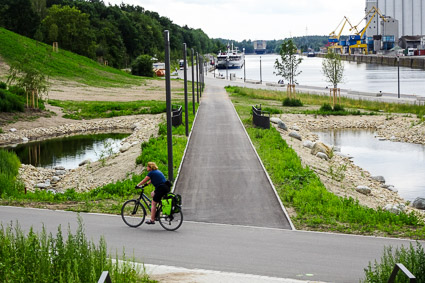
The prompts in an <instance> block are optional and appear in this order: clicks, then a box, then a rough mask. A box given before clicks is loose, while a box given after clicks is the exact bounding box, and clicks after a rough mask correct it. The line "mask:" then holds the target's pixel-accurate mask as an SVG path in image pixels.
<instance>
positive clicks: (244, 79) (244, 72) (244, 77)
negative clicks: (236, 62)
mask: <svg viewBox="0 0 425 283" xmlns="http://www.w3.org/2000/svg"><path fill="white" fill-rule="evenodd" d="M245 81H246V69H245V48H244V49H243V82H245Z"/></svg>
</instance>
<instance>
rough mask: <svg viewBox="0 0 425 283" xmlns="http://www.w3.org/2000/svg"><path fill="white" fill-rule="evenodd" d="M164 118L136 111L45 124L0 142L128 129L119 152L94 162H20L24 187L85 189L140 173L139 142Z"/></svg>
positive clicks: (0, 138)
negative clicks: (46, 165)
mask: <svg viewBox="0 0 425 283" xmlns="http://www.w3.org/2000/svg"><path fill="white" fill-rule="evenodd" d="M163 119H164V116H163V115H162V114H160V115H136V116H125V117H116V118H110V119H101V120H96V121H81V122H78V123H70V124H64V125H59V126H55V127H48V128H43V127H39V128H34V129H26V130H14V129H11V131H9V132H7V133H3V134H1V135H0V144H2V145H10V144H16V143H22V142H28V141H33V140H44V139H49V138H53V137H63V136H70V135H76V134H92V133H100V132H103V133H104V132H131V135H130V136H128V137H127V138H126V139H124V140H123V142H122V146H121V148H120V153H118V154H115V155H113V156H111V157H108V158H105V159H104V160H100V161H97V162H91V161H89V160H87V161H86V162H84V164H81V166H80V167H78V168H75V169H70V170H65V168H63V167H56V168H53V169H46V168H39V167H34V166H32V165H24V164H23V165H22V166H21V168H20V170H19V176H20V178H21V179H22V181H23V182H24V184H25V187H26V189H27V190H29V191H32V190H34V189H35V188H40V189H46V190H52V191H54V192H61V191H64V190H65V189H68V188H75V189H76V190H78V191H86V190H89V189H93V188H96V187H99V186H102V185H105V184H108V183H111V182H116V181H117V180H122V179H125V178H126V177H128V175H129V174H132V173H137V172H138V173H140V170H141V166H136V164H135V160H136V158H137V156H139V155H140V153H141V147H140V144H141V143H142V142H144V141H147V140H148V139H149V138H150V137H151V136H156V135H157V133H158V125H159V123H160V122H161V121H162V120H163Z"/></svg>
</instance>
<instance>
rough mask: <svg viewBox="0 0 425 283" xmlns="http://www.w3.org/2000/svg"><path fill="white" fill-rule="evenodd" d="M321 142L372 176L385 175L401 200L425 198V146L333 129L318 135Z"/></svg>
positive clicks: (370, 132)
mask: <svg viewBox="0 0 425 283" xmlns="http://www.w3.org/2000/svg"><path fill="white" fill-rule="evenodd" d="M316 134H317V135H318V136H319V138H320V140H321V141H323V142H325V143H327V144H332V145H335V146H339V147H340V148H341V152H342V153H343V154H348V155H351V156H353V161H354V163H355V164H356V165H358V166H360V167H361V168H363V169H365V170H367V171H369V172H370V173H371V174H372V176H384V178H385V180H386V184H389V185H394V187H395V188H396V189H397V190H398V193H399V195H400V196H401V197H403V198H404V199H406V200H409V201H414V200H415V199H416V198H417V197H425V146H424V145H419V144H410V143H401V142H392V141H388V140H385V141H381V140H379V139H378V138H376V137H375V135H374V132H373V131H365V130H330V131H326V132H316Z"/></svg>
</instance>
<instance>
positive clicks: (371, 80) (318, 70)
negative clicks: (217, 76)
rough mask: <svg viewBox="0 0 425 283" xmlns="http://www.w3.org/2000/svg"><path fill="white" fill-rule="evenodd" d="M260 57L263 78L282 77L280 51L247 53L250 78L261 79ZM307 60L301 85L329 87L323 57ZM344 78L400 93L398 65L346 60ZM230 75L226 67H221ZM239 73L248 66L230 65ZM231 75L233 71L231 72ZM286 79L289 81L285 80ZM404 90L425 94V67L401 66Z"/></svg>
mask: <svg viewBox="0 0 425 283" xmlns="http://www.w3.org/2000/svg"><path fill="white" fill-rule="evenodd" d="M260 57H261V79H262V81H264V82H277V81H278V80H279V79H281V78H280V77H278V76H276V75H275V74H274V72H275V71H276V70H275V69H274V62H275V61H276V59H277V58H279V59H280V56H279V55H276V54H267V55H261V56H260V55H246V56H245V64H246V66H245V72H246V76H245V78H246V79H248V80H257V81H259V80H260ZM302 58H303V61H302V62H301V64H300V65H299V70H300V71H302V72H301V74H300V75H299V76H297V77H296V80H297V82H298V83H299V84H300V85H305V86H316V87H326V86H329V85H330V84H329V83H328V82H326V80H325V77H324V76H323V74H322V60H323V59H322V58H319V57H302ZM343 63H344V67H345V69H344V82H343V83H341V84H339V85H338V87H340V88H342V89H349V90H353V91H360V92H371V93H377V92H379V91H382V92H384V93H398V75H397V67H394V66H385V65H378V64H366V63H356V62H348V61H343ZM216 72H219V73H221V74H222V75H223V76H225V77H226V70H217V71H216ZM230 73H235V74H236V76H237V77H238V78H243V77H244V68H242V69H230V70H228V74H230ZM229 76H230V75H229ZM285 83H286V81H285ZM400 93H401V94H416V95H418V96H424V97H425V70H421V69H411V68H406V67H400Z"/></svg>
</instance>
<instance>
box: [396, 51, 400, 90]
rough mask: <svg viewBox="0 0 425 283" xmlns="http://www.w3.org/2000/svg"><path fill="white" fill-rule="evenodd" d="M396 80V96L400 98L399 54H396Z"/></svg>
mask: <svg viewBox="0 0 425 283" xmlns="http://www.w3.org/2000/svg"><path fill="white" fill-rule="evenodd" d="M397 82H398V92H397V94H398V96H397V97H398V98H400V56H399V55H397Z"/></svg>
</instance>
